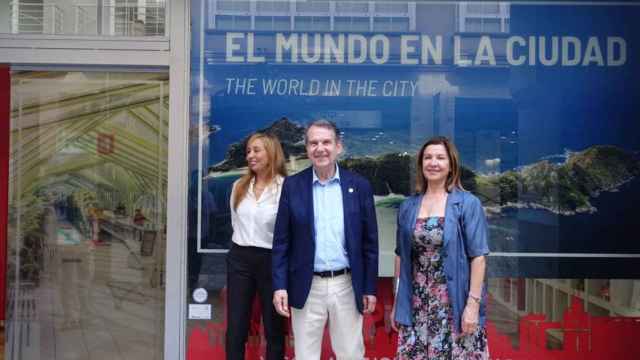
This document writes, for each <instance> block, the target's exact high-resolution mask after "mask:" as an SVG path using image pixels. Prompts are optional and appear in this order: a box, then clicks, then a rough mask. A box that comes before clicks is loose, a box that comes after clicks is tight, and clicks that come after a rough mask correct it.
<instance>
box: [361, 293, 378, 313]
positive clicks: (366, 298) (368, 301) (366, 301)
mask: <svg viewBox="0 0 640 360" xmlns="http://www.w3.org/2000/svg"><path fill="white" fill-rule="evenodd" d="M362 303H363V305H364V306H363V308H362V310H363V311H362V312H363V313H365V314H371V313H373V311H374V310H375V309H376V297H375V296H374V295H363V296H362Z"/></svg>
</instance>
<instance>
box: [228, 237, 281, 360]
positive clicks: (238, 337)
mask: <svg viewBox="0 0 640 360" xmlns="http://www.w3.org/2000/svg"><path fill="white" fill-rule="evenodd" d="M271 284H272V280H271V250H269V249H264V248H259V247H251V246H239V245H236V244H233V245H232V247H231V250H230V251H229V254H228V255H227V337H226V354H227V360H244V353H245V343H246V342H247V336H248V333H249V322H250V320H251V309H252V304H253V299H254V296H255V295H256V291H257V293H258V296H259V299H260V305H261V306H262V322H263V324H264V336H265V339H266V340H267V353H266V359H267V360H282V359H284V325H285V323H284V317H282V316H280V315H279V314H278V313H277V312H276V310H275V309H274V307H273V302H272V300H273V288H272V285H271Z"/></svg>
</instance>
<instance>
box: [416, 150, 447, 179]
mask: <svg viewBox="0 0 640 360" xmlns="http://www.w3.org/2000/svg"><path fill="white" fill-rule="evenodd" d="M450 171H451V164H450V162H449V155H448V154H447V149H446V148H445V147H444V145H442V144H436V145H429V146H427V148H426V149H425V150H424V153H423V154H422V174H423V175H424V178H425V179H427V181H428V182H441V181H446V179H447V176H449V172H450Z"/></svg>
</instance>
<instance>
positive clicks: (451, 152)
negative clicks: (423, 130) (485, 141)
mask: <svg viewBox="0 0 640 360" xmlns="http://www.w3.org/2000/svg"><path fill="white" fill-rule="evenodd" d="M429 145H442V146H444V148H445V150H446V151H447V157H448V158H449V174H448V175H447V180H446V182H445V185H444V186H445V190H446V191H447V192H451V190H453V188H454V187H455V188H458V189H460V190H464V188H463V187H462V181H461V180H460V177H461V172H462V171H461V169H460V155H459V154H458V149H456V146H455V145H454V144H453V142H451V140H449V139H447V138H446V137H444V136H436V137H432V138H431V139H429V140H427V142H426V143H424V145H422V147H421V148H420V151H418V157H417V158H416V192H418V193H425V192H427V187H428V183H427V179H425V177H424V173H423V171H422V158H423V157H424V152H425V150H426V149H427V146H429Z"/></svg>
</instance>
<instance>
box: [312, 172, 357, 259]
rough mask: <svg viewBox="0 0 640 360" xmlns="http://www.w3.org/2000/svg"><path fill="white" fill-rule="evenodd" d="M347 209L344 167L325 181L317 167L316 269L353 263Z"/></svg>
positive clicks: (315, 215) (314, 212) (314, 217)
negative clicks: (342, 185)
mask: <svg viewBox="0 0 640 360" xmlns="http://www.w3.org/2000/svg"><path fill="white" fill-rule="evenodd" d="M343 214H344V211H343V206H342V189H341V188H340V171H339V169H338V166H337V165H336V172H335V174H334V175H333V177H332V178H331V179H329V180H327V181H325V182H324V183H323V182H321V181H320V179H319V178H318V176H317V175H316V172H315V170H314V171H313V224H314V227H315V230H316V231H315V232H316V238H315V241H316V253H315V257H314V261H313V270H314V271H328V270H340V269H344V268H347V267H349V259H348V258H347V252H346V250H345V249H346V246H345V245H346V244H345V238H344V216H343Z"/></svg>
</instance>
